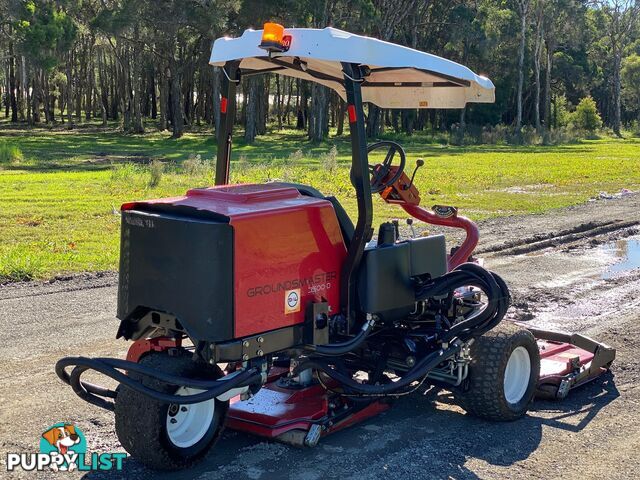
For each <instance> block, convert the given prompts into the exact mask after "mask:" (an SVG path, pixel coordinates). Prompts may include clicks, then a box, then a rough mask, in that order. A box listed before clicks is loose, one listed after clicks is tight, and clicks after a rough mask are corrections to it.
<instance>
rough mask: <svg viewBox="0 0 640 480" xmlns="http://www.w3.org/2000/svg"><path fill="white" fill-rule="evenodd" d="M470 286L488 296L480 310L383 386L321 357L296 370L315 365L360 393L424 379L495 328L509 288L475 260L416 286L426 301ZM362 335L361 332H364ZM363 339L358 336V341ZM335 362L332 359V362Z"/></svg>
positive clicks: (390, 390)
mask: <svg viewBox="0 0 640 480" xmlns="http://www.w3.org/2000/svg"><path fill="white" fill-rule="evenodd" d="M468 286H473V287H477V288H479V289H480V290H482V291H483V292H484V293H485V295H486V296H487V303H486V305H485V306H484V308H482V309H481V310H478V311H474V312H473V313H472V314H471V315H470V316H469V317H467V318H465V319H464V320H462V321H460V322H458V323H456V324H455V325H453V327H451V328H450V329H449V330H447V331H446V332H444V333H443V334H441V335H440V337H439V339H438V340H439V341H440V343H441V345H442V347H441V348H440V349H438V350H436V351H434V352H432V353H430V354H428V355H426V356H425V357H424V358H422V359H421V360H420V361H418V362H417V363H416V364H415V365H414V367H413V368H412V369H411V370H409V371H408V372H407V373H406V374H405V375H404V376H403V377H402V378H400V379H399V380H397V381H395V382H391V383H388V384H385V385H370V384H364V383H360V382H357V381H355V380H354V379H353V378H352V377H351V375H349V374H348V373H343V372H341V371H339V370H338V369H336V368H334V367H333V366H332V363H331V362H330V361H328V360H326V359H324V358H319V357H315V358H310V359H309V360H308V361H306V362H303V363H302V364H300V365H299V366H298V368H297V369H296V370H297V371H301V370H304V369H306V368H315V369H317V370H320V371H322V372H324V373H325V374H326V375H328V376H329V377H330V378H332V379H333V380H335V381H336V382H338V383H340V384H342V385H344V386H345V387H347V388H348V389H349V391H352V392H355V393H356V394H361V395H364V396H366V395H384V394H393V393H394V392H398V391H399V390H401V389H403V388H406V387H408V386H409V385H411V384H412V383H413V382H415V381H418V380H421V379H424V377H425V376H426V375H427V374H428V373H429V371H431V370H433V369H434V368H435V367H436V366H437V365H438V364H440V363H441V362H443V361H444V360H446V359H448V358H450V357H451V356H453V355H455V354H456V353H458V352H459V351H460V349H461V348H462V346H463V344H464V343H465V342H468V341H469V340H471V339H472V338H475V337H478V336H480V335H482V334H483V333H485V332H487V331H489V330H491V329H492V328H494V327H495V326H496V325H497V324H498V323H500V321H501V320H502V318H503V317H504V315H505V313H506V312H507V308H508V306H509V289H508V287H507V285H506V283H505V282H504V281H503V280H502V279H501V278H500V277H499V276H498V275H496V274H495V273H492V272H490V271H488V270H485V269H484V268H482V267H480V266H479V265H476V264H474V263H465V264H462V265H460V266H458V267H456V268H455V269H454V270H453V271H451V272H449V273H447V274H446V275H443V276H441V277H438V278H435V279H433V280H430V281H429V282H428V283H425V284H420V285H419V286H418V287H417V289H416V300H426V299H428V298H432V297H438V296H446V295H449V294H450V293H451V292H453V291H455V290H456V289H458V288H461V287H468ZM369 331H370V328H369V329H365V328H364V327H363V331H362V332H361V333H360V336H361V337H365V338H366V335H367V333H368V332H369ZM363 334H364V335H363ZM365 338H359V340H360V341H359V342H358V344H360V343H362V342H363V341H364V339H365ZM334 363H335V362H334Z"/></svg>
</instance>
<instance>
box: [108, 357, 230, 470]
mask: <svg viewBox="0 0 640 480" xmlns="http://www.w3.org/2000/svg"><path fill="white" fill-rule="evenodd" d="M140 364H142V365H145V366H147V367H151V368H154V369H157V370H160V371H163V372H165V373H169V374H172V375H178V376H184V377H190V378H199V379H208V380H214V379H217V378H220V377H221V376H222V375H223V373H222V371H221V370H220V369H219V368H218V367H217V366H211V365H207V364H204V363H196V362H194V361H193V360H192V359H191V355H190V354H189V353H186V352H179V353H178V355H168V354H166V353H150V354H147V355H146V356H144V357H143V358H142V360H141V361H140ZM131 376H132V377H133V378H137V379H141V381H142V383H143V384H144V385H146V386H148V387H150V388H153V389H154V390H158V391H161V392H166V393H173V394H176V395H193V394H195V393H199V392H200V391H201V390H198V389H193V388H186V387H178V388H177V387H176V386H175V385H168V384H166V383H163V382H160V381H159V380H155V379H150V378H148V377H140V376H139V375H136V374H135V373H133V372H132V373H131ZM228 406H229V402H221V401H220V400H218V399H211V400H207V401H205V402H200V403H196V404H192V405H179V404H170V405H168V404H166V403H160V402H157V401H155V400H153V399H151V398H149V397H147V396H145V395H142V394H140V393H138V392H136V391H135V390H132V389H130V388H127V387H125V386H124V385H123V386H121V387H120V390H119V392H118V397H117V398H116V402H115V423H116V434H117V435H118V439H119V440H120V443H121V444H122V446H123V447H124V448H125V450H127V452H129V453H130V454H131V456H132V457H134V458H135V459H136V460H138V461H140V462H142V463H144V464H145V465H147V466H149V467H151V468H154V469H158V470H177V469H180V468H186V467H189V466H191V465H193V464H194V463H195V462H197V461H199V460H201V459H202V458H203V457H204V456H205V455H206V454H207V452H208V451H209V449H210V448H211V447H212V446H213V445H214V443H215V442H216V440H217V439H218V438H219V436H220V434H221V433H222V428H223V424H224V418H225V415H226V412H227V409H228Z"/></svg>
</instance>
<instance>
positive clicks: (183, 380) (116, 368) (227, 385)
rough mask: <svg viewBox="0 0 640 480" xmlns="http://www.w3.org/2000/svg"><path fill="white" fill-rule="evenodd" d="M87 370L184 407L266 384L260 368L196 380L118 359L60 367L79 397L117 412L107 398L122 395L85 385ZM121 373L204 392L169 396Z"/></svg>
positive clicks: (77, 360)
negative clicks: (130, 373) (84, 374)
mask: <svg viewBox="0 0 640 480" xmlns="http://www.w3.org/2000/svg"><path fill="white" fill-rule="evenodd" d="M67 367H73V370H71V373H68V372H67V370H66V369H67ZM87 370H95V371H96V372H100V373H102V374H103V375H106V376H107V377H110V378H112V379H114V380H116V381H117V382H119V383H120V384H122V385H125V386H127V387H129V388H131V389H133V390H136V391H137V392H140V393H142V394H143V395H146V396H148V397H149V398H152V399H154V400H157V401H159V402H163V403H178V404H181V405H189V404H193V403H199V402H204V401H206V400H210V399H212V398H215V397H217V396H219V395H222V394H223V393H225V392H227V391H229V390H231V389H232V388H237V387H244V386H247V385H253V384H256V383H261V381H262V375H261V373H260V372H259V371H258V369H256V368H250V369H248V370H245V371H244V372H241V373H238V374H237V375H234V376H232V377H230V378H228V379H226V380H225V379H224V378H223V379H220V380H196V379H193V378H187V377H179V376H176V375H171V374H168V373H163V372H161V371H158V370H155V369H153V368H149V367H146V366H144V365H140V364H139V363H135V362H129V361H127V360H119V359H116V358H85V357H66V358H63V359H61V360H59V361H58V363H56V374H57V375H58V377H60V379H61V380H62V381H63V382H65V383H67V384H68V385H71V388H72V389H73V391H74V392H75V393H76V395H78V396H79V397H80V398H82V399H83V400H85V401H87V402H89V403H92V404H94V405H97V406H98V407H101V408H105V409H107V410H113V402H112V401H109V400H107V398H116V396H117V394H118V393H117V392H116V391H114V390H109V389H107V388H105V387H102V386H100V385H95V384H92V383H88V382H83V381H82V380H81V379H80V377H81V376H82V374H83V373H84V372H85V371H87ZM120 370H126V371H127V372H136V373H139V374H141V375H145V376H147V377H151V378H155V379H157V380H160V381H162V382H165V383H169V384H171V385H176V386H181V387H190V388H197V389H199V390H204V391H203V392H200V393H196V394H193V395H172V394H169V393H164V392H159V391H157V390H154V389H152V388H149V387H147V386H145V385H143V384H142V382H140V381H139V380H136V379H134V378H131V377H130V376H128V375H125V374H124V373H122V372H121V371H120Z"/></svg>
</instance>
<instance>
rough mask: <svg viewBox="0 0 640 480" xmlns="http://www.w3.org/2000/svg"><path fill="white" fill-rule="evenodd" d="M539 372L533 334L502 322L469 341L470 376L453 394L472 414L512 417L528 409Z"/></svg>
mask: <svg viewBox="0 0 640 480" xmlns="http://www.w3.org/2000/svg"><path fill="white" fill-rule="evenodd" d="M539 374H540V353H539V351H538V345H537V344H536V340H535V338H534V337H533V335H532V334H531V332H529V331H528V330H526V329H524V328H520V327H518V326H517V325H514V324H511V323H508V322H505V323H502V324H500V325H498V327H496V328H495V329H493V330H491V331H490V332H487V333H486V334H485V335H483V336H481V337H479V338H477V339H476V340H475V342H474V343H473V344H472V345H471V363H470V365H469V376H468V377H467V381H466V382H465V383H464V384H463V386H462V387H461V388H460V389H458V390H457V391H456V392H455V394H456V397H458V398H459V399H460V402H461V405H462V407H463V408H464V409H465V410H466V411H467V412H468V413H470V414H472V415H475V416H478V417H481V418H486V419H489V420H498V421H508V420H515V419H516V418H519V417H521V416H523V415H524V414H525V413H526V412H527V410H528V408H529V404H530V403H531V400H532V399H533V396H534V394H535V390H536V384H537V381H538V376H539Z"/></svg>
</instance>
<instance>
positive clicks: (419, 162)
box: [402, 158, 424, 190]
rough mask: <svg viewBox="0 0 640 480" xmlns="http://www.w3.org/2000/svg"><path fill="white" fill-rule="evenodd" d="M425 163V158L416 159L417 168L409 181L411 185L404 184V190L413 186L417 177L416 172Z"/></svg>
mask: <svg viewBox="0 0 640 480" xmlns="http://www.w3.org/2000/svg"><path fill="white" fill-rule="evenodd" d="M423 165H424V160H423V159H421V158H419V159H417V160H416V168H415V170H414V171H413V174H412V175H411V180H410V181H409V185H404V186H403V187H402V189H403V190H409V189H410V188H411V186H412V185H413V179H414V178H416V173H417V172H418V169H419V168H420V167H422V166H423Z"/></svg>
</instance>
